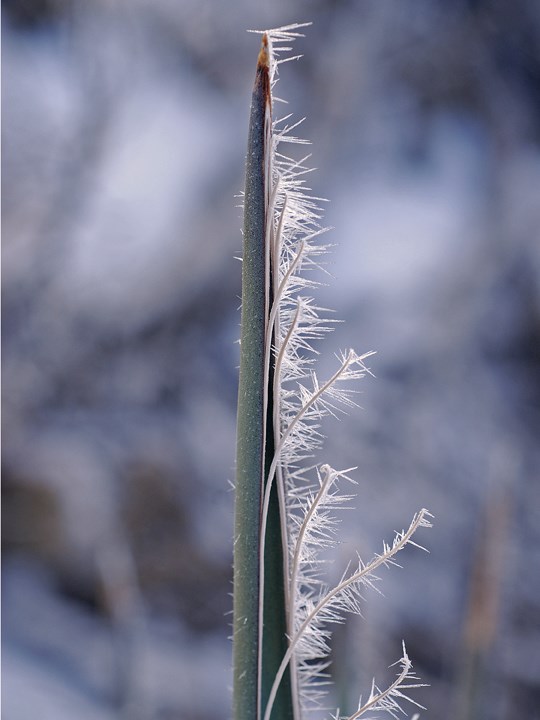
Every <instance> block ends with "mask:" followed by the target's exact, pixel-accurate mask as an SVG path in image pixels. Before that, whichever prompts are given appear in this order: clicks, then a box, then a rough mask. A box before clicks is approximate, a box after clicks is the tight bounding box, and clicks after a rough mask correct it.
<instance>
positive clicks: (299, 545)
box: [290, 465, 334, 598]
mask: <svg viewBox="0 0 540 720" xmlns="http://www.w3.org/2000/svg"><path fill="white" fill-rule="evenodd" d="M321 470H324V471H325V473H326V477H325V478H324V480H323V481H322V483H321V487H320V488H319V492H318V493H317V495H316V496H315V498H314V499H313V502H312V503H311V505H310V508H309V510H308V512H307V513H306V516H305V518H304V520H303V521H302V525H301V526H300V530H299V532H298V537H297V538H296V543H295V546H294V555H293V561H292V566H291V583H290V584H291V589H290V596H291V597H292V598H295V597H296V585H297V582H298V568H299V565H300V551H301V549H302V543H303V542H304V536H305V534H306V531H307V529H308V527H309V523H310V522H311V520H312V518H313V516H314V514H315V512H316V511H317V508H318V507H319V505H320V502H321V500H322V498H323V497H324V495H325V493H326V491H327V489H328V487H329V485H330V483H331V482H332V480H333V477H334V476H333V475H332V470H331V468H330V467H329V466H328V465H326V466H324V467H323V468H321Z"/></svg>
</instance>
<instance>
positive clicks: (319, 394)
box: [262, 316, 356, 542]
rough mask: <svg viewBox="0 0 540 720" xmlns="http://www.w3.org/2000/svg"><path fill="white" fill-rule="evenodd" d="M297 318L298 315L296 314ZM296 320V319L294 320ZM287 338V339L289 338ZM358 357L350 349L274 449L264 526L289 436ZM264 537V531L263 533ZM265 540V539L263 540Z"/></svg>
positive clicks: (265, 496) (265, 497)
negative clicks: (282, 454) (275, 479)
mask: <svg viewBox="0 0 540 720" xmlns="http://www.w3.org/2000/svg"><path fill="white" fill-rule="evenodd" d="M296 318H297V316H296ZM293 322H294V321H293ZM291 335H292V326H291V328H289V332H288V334H287V338H290V336H291ZM287 338H286V340H287ZM280 352H281V353H282V354H283V353H284V352H285V342H284V343H283V346H282V348H281V351H280ZM355 358H356V355H355V353H354V352H353V351H352V350H351V351H349V353H348V355H347V357H346V358H345V360H344V361H343V363H342V364H341V366H340V367H339V369H338V370H336V372H335V373H334V374H333V375H332V377H331V378H330V379H329V380H327V381H326V382H325V383H324V385H321V387H320V388H319V389H318V390H317V391H316V392H314V393H313V395H312V396H311V397H310V399H309V400H308V401H307V402H306V404H305V405H303V406H302V407H301V408H300V410H299V411H298V413H297V414H296V415H295V416H294V418H293V419H292V420H291V422H290V423H289V425H288V426H287V428H286V430H285V431H284V432H283V434H282V435H281V437H280V439H279V442H278V443H277V445H276V448H275V451H274V458H273V460H272V464H271V465H270V470H269V472H268V478H267V481H266V488H265V492H264V501H263V510H262V524H263V528H264V524H265V518H266V515H267V514H268V504H269V502H270V491H271V489H272V484H273V480H274V475H275V473H276V468H277V466H278V463H279V461H280V459H281V452H282V450H283V446H284V445H285V443H286V441H287V438H288V437H289V435H290V434H291V433H292V431H293V430H294V428H295V427H296V425H298V423H299V422H300V421H301V420H302V418H303V417H304V416H305V414H306V413H307V412H308V411H309V410H310V409H311V408H312V407H313V406H314V405H315V404H316V403H317V401H318V400H320V398H321V397H322V396H323V395H324V393H325V392H326V391H327V390H329V389H330V388H331V387H332V386H333V385H335V383H336V382H337V381H338V380H339V378H340V377H341V376H342V375H343V374H344V373H345V371H346V370H347V368H348V367H349V366H350V365H351V363H353V362H354V360H355ZM262 535H263V538H264V532H263V533H262ZM263 542H264V540H263Z"/></svg>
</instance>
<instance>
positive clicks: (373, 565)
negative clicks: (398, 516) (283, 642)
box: [264, 510, 430, 720]
mask: <svg viewBox="0 0 540 720" xmlns="http://www.w3.org/2000/svg"><path fill="white" fill-rule="evenodd" d="M428 516H429V513H428V512H427V510H421V511H420V512H419V513H417V515H415V517H414V518H413V521H412V522H411V524H410V526H409V528H408V530H407V531H406V532H404V533H402V534H401V535H400V536H399V538H396V540H395V541H394V544H393V545H392V547H391V548H387V549H386V551H385V552H384V553H383V554H382V555H377V556H375V557H374V558H373V560H372V561H371V562H370V563H368V564H367V565H365V566H364V567H361V568H360V569H359V570H358V571H357V572H355V573H353V574H352V575H350V576H349V577H348V578H345V579H344V580H342V581H341V582H340V583H338V585H336V586H335V587H334V588H332V590H330V591H329V592H328V593H326V595H325V596H324V597H323V598H322V599H321V600H320V601H319V602H318V603H317V604H316V605H315V607H314V608H313V610H311V612H310V613H309V614H308V615H307V617H306V618H305V620H304V621H303V623H302V624H301V625H300V627H299V628H298V630H297V631H296V633H295V634H294V636H293V637H292V638H291V641H290V643H289V648H288V650H287V652H286V653H285V656H284V657H283V660H282V662H281V665H280V666H279V670H278V671H277V673H276V678H275V680H274V684H273V686H272V690H271V692H270V696H269V698H268V704H267V706H266V709H265V713H264V720H269V719H270V713H271V712H272V705H273V702H274V698H275V695H276V693H277V691H278V688H279V684H280V682H281V678H282V677H283V673H284V672H285V670H286V669H287V665H288V664H289V662H290V660H291V657H292V655H293V653H294V650H295V648H296V646H297V645H298V643H299V641H300V640H301V638H302V636H303V634H304V632H305V631H306V629H307V628H308V627H309V625H310V624H311V623H312V622H313V620H314V619H315V618H316V617H317V615H319V614H320V613H321V611H322V610H323V609H324V608H325V607H327V606H328V605H329V603H330V602H331V601H332V600H333V599H335V598H336V597H337V596H338V595H340V594H341V593H342V592H343V591H344V590H345V589H346V588H348V587H350V586H351V585H353V584H355V583H358V582H361V581H362V580H364V581H366V580H367V581H368V582H369V580H370V576H372V575H373V573H374V572H375V571H376V570H377V569H378V568H380V567H381V566H384V565H388V564H389V562H391V560H392V558H393V557H394V556H395V555H396V554H397V553H398V552H399V551H400V550H402V549H403V548H404V547H405V545H407V544H408V543H410V542H412V541H411V538H412V536H413V535H414V533H415V532H416V531H417V530H418V528H419V527H429V525H430V523H429V522H428V521H427V519H426V518H427V517H428Z"/></svg>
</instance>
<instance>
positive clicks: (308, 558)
mask: <svg viewBox="0 0 540 720" xmlns="http://www.w3.org/2000/svg"><path fill="white" fill-rule="evenodd" d="M310 24H311V23H305V24H295V25H289V26H286V27H282V28H277V29H274V30H267V31H262V32H264V33H266V37H267V40H268V50H269V57H270V85H271V89H272V93H271V94H272V104H273V103H274V101H276V100H278V98H276V97H274V94H273V89H274V86H275V84H276V82H277V78H278V68H279V65H280V64H282V63H284V62H289V61H290V60H295V59H297V58H299V57H300V56H292V57H291V56H289V57H281V55H282V53H284V52H289V51H290V50H291V46H290V45H291V43H292V41H294V39H295V38H298V37H302V34H301V33H300V32H298V31H299V30H301V29H302V28H304V27H306V26H308V25H310ZM254 32H259V31H254ZM290 118H291V115H286V116H285V117H282V118H281V119H278V120H274V121H273V122H272V126H271V132H270V135H269V137H268V138H267V142H268V145H269V148H268V150H269V158H268V168H269V174H270V182H271V187H269V188H268V190H267V192H268V204H267V208H268V217H267V223H266V238H265V248H266V258H267V268H268V270H267V272H268V278H269V279H270V278H271V285H272V293H271V297H270V295H269V296H268V312H267V318H268V321H267V323H268V324H267V330H266V347H265V367H266V370H265V372H266V378H267V379H269V378H270V377H271V366H272V362H273V382H274V385H273V388H271V389H270V390H269V393H271V398H272V402H273V411H274V412H273V419H272V422H273V429H274V444H275V453H274V457H273V458H272V462H271V465H270V470H269V473H268V477H267V478H266V486H265V492H264V497H263V507H262V515H261V549H260V551H261V555H260V558H261V560H260V566H261V574H260V578H259V580H260V593H261V598H262V597H264V592H263V587H264V549H265V548H264V542H265V534H266V521H267V514H268V507H269V502H270V492H271V488H272V486H273V483H274V482H275V483H276V485H277V491H278V498H279V503H280V514H281V519H282V541H283V545H284V548H286V550H285V552H284V574H285V580H286V582H285V601H286V605H287V627H288V635H289V645H288V649H287V651H286V654H285V656H284V657H283V660H282V662H281V665H280V668H279V670H278V672H277V674H276V678H275V681H274V684H273V687H272V689H271V692H270V696H269V700H268V703H267V706H266V708H263V710H264V720H270V715H271V712H272V707H273V703H274V700H275V698H276V694H277V691H278V688H279V685H280V682H281V680H282V678H283V675H284V673H285V672H286V670H287V669H288V668H289V667H290V668H291V680H292V688H293V695H294V697H293V705H294V712H295V720H300V717H301V715H302V711H303V709H306V708H308V707H309V706H312V705H313V704H315V705H317V704H318V703H319V701H320V699H321V697H322V695H323V692H324V691H323V689H322V688H321V685H323V684H326V680H327V678H326V675H325V672H324V671H325V669H326V668H327V666H328V664H329V660H328V657H329V653H330V646H329V641H330V631H329V629H328V626H329V625H331V624H332V623H336V622H342V621H343V618H344V615H345V614H347V613H359V612H360V604H361V600H362V598H361V590H362V589H363V588H365V587H366V586H367V587H374V585H375V583H376V582H377V580H378V578H377V576H376V574H375V573H376V572H377V571H378V569H379V568H381V567H386V566H389V565H392V564H396V563H395V560H394V558H395V556H396V555H397V553H398V552H399V551H400V550H402V549H403V548H404V547H405V546H406V545H408V544H412V545H415V544H416V543H415V542H414V541H413V540H412V537H413V535H414V533H415V532H416V530H418V529H419V528H422V527H430V526H431V523H430V521H429V518H430V517H431V515H430V514H429V513H428V512H427V511H426V510H421V511H420V512H419V513H418V514H417V515H415V517H414V518H413V520H412V522H411V524H410V526H409V528H408V529H407V530H406V531H405V530H404V531H402V532H401V533H398V534H396V536H395V538H394V541H393V543H392V544H391V545H387V544H386V543H385V544H384V545H383V551H382V553H380V554H377V555H375V556H374V557H373V558H372V559H371V561H370V562H368V563H363V562H362V560H361V559H359V560H358V563H357V564H356V565H355V567H354V569H352V570H351V569H348V570H347V571H346V572H345V573H344V575H343V576H342V579H341V581H340V582H339V583H338V584H337V585H336V586H335V587H333V588H328V587H327V586H326V585H325V583H324V580H323V578H322V577H321V572H320V571H321V566H322V560H321V550H322V549H324V548H327V547H329V546H331V545H333V544H334V543H335V542H336V529H337V524H338V518H337V516H336V512H335V511H336V510H340V509H343V508H344V507H346V506H347V503H348V502H349V500H350V497H351V496H350V495H347V494H344V493H343V492H342V489H341V485H342V483H343V481H349V482H351V483H352V482H354V481H353V480H352V479H351V478H350V477H349V476H348V473H349V472H350V469H349V470H344V471H337V470H334V469H332V468H331V467H329V466H328V465H321V466H320V467H317V466H316V465H313V466H311V467H304V466H305V463H306V460H307V459H308V458H311V457H313V455H314V453H315V452H316V451H317V450H318V449H319V448H320V446H321V444H322V440H323V436H322V434H321V432H320V423H321V419H322V418H323V417H325V416H328V415H333V416H335V415H337V414H338V413H341V412H344V411H346V410H347V409H348V408H351V407H354V406H355V405H356V403H355V401H354V394H355V392H357V391H356V390H354V389H352V388H351V382H355V381H357V380H360V379H361V378H363V377H364V376H365V375H366V374H367V373H370V370H369V368H368V367H366V365H365V360H366V359H367V358H368V357H369V356H370V355H371V354H372V353H365V354H363V355H359V354H357V353H356V352H355V351H354V350H348V351H347V352H344V353H342V354H341V355H339V356H338V368H337V370H336V371H335V372H334V374H333V375H331V377H330V378H329V379H328V380H326V381H324V382H321V381H320V380H319V378H318V376H317V374H316V372H315V371H314V369H313V364H314V360H315V357H316V355H317V354H318V353H317V351H316V350H315V349H314V347H313V342H314V341H317V340H320V339H322V338H324V336H325V335H326V333H328V332H329V331H330V330H331V329H332V327H333V325H334V323H335V322H336V321H335V320H330V319H328V318H327V317H325V313H327V312H328V311H326V310H324V309H323V308H320V307H318V306H317V305H316V303H315V301H314V300H313V298H311V297H309V296H306V295H305V293H306V292H308V293H309V291H310V290H312V289H313V288H315V287H317V286H318V285H320V283H319V282H317V281H316V280H314V279H313V276H311V275H309V274H308V272H307V271H308V270H309V271H310V270H313V269H317V268H318V269H319V270H323V271H324V268H322V267H321V264H320V258H321V256H323V255H325V254H326V253H327V252H328V249H329V246H328V245H325V244H323V243H321V242H320V236H321V235H323V234H324V233H325V232H326V231H327V230H328V228H326V227H323V226H322V225H321V218H322V212H321V209H320V205H321V202H323V200H322V199H321V198H317V197H314V196H313V195H311V191H310V188H308V187H307V186H306V184H305V182H306V176H307V175H308V174H309V173H310V172H311V168H309V167H307V166H306V165H305V163H306V161H307V160H308V159H309V157H310V156H309V155H308V156H306V157H304V158H302V159H301V160H295V159H293V158H290V157H288V156H287V155H285V154H283V153H282V152H280V146H281V144H282V143H293V144H306V141H305V140H302V139H300V138H298V137H296V136H295V135H293V134H292V133H293V131H295V130H296V128H297V127H298V126H299V125H300V124H301V123H302V122H303V121H302V120H300V121H298V122H289V120H290ZM268 287H269V288H270V280H269V282H268ZM268 400H270V397H268ZM310 477H311V478H312V479H310ZM260 619H261V627H262V607H261V612H260ZM398 662H399V664H400V671H399V672H398V675H397V677H396V679H395V680H394V681H393V682H392V683H390V684H389V685H388V687H387V688H386V689H383V690H380V689H379V688H378V687H377V686H376V685H375V684H374V683H373V685H372V688H371V692H370V694H369V697H368V699H367V701H366V702H365V703H364V704H362V702H361V701H360V703H359V706H358V710H357V711H356V712H355V713H353V714H352V715H351V716H350V717H349V718H348V720H356V718H360V717H362V718H364V720H368V719H367V716H366V713H368V712H370V711H371V712H372V713H377V714H378V713H381V712H383V713H386V716H387V717H388V716H390V717H394V718H396V717H397V714H396V713H397V712H398V711H400V708H399V705H398V702H399V701H400V700H404V699H406V700H410V698H408V697H407V694H406V692H404V691H407V690H409V689H412V688H415V687H420V685H419V684H418V682H417V678H416V677H415V676H414V675H413V674H412V665H411V663H410V660H409V658H408V656H407V653H406V652H405V647H404V646H403V655H402V657H401V659H400V660H399V661H398ZM410 701H411V702H413V701H412V700H410ZM419 707H420V706H419ZM336 720H344V719H341V717H340V716H339V713H338V715H337V716H336Z"/></svg>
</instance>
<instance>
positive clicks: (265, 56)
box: [257, 33, 270, 69]
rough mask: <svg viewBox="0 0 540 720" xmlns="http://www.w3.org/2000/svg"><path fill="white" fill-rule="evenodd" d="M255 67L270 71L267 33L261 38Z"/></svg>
mask: <svg viewBox="0 0 540 720" xmlns="http://www.w3.org/2000/svg"><path fill="white" fill-rule="evenodd" d="M257 66H258V67H261V68H266V69H270V49H269V47H268V33H264V35H263V36H262V43H261V49H260V51H259V57H258V58H257Z"/></svg>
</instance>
